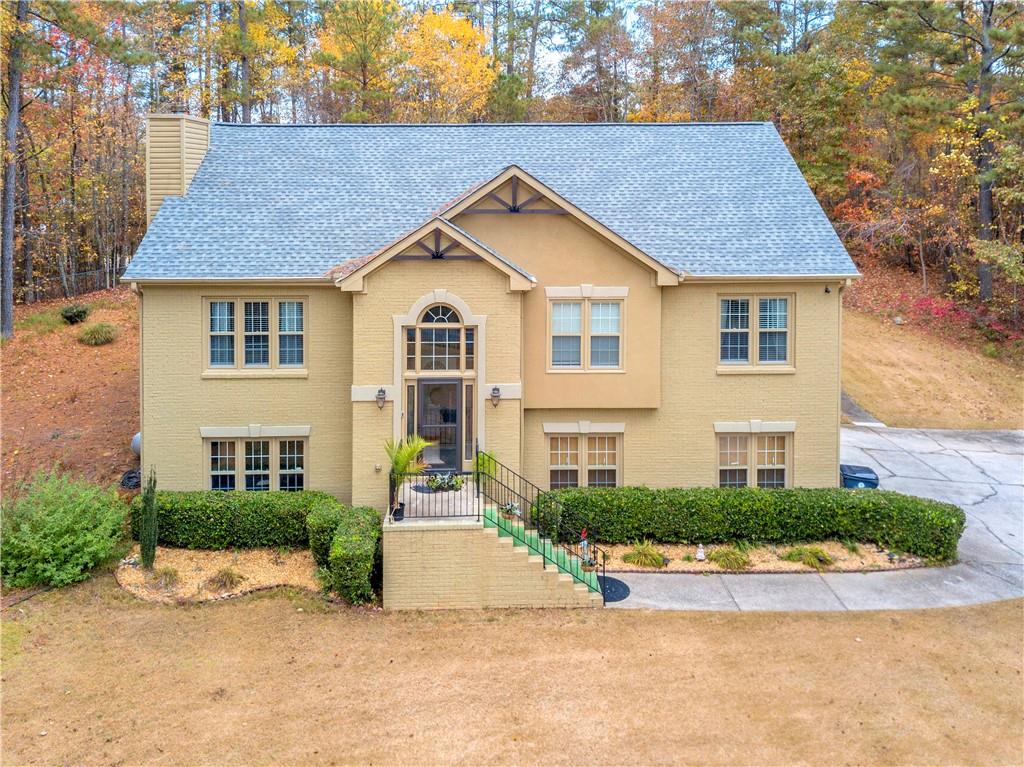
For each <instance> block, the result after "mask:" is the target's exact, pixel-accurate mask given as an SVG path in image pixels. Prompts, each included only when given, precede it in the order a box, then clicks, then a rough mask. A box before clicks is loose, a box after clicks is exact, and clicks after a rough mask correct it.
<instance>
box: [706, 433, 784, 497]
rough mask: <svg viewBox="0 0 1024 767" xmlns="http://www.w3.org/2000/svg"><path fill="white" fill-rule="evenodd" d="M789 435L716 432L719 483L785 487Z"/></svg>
mask: <svg viewBox="0 0 1024 767" xmlns="http://www.w3.org/2000/svg"><path fill="white" fill-rule="evenodd" d="M791 436H792V435H787V434H758V435H756V436H755V435H747V434H720V435H719V436H718V485H719V487H749V486H755V487H764V488H773V487H786V485H787V482H788V476H787V474H788V465H789V463H788V459H789V451H790V449H791V447H790V439H791ZM750 467H753V468H754V471H753V472H751V471H750Z"/></svg>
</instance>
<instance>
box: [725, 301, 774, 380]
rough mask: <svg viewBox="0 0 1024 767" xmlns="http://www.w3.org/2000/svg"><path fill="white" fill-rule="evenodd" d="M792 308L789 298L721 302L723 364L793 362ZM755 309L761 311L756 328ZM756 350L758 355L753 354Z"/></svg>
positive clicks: (753, 364) (758, 313)
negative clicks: (791, 345) (752, 319)
mask: <svg viewBox="0 0 1024 767" xmlns="http://www.w3.org/2000/svg"><path fill="white" fill-rule="evenodd" d="M791 305H792V302H791V300H790V299H789V298H788V297H786V296H736V297H724V298H721V299H719V324H718V328H719V353H718V361H719V363H721V364H723V365H751V366H756V365H785V364H788V363H790V361H791V360H790V358H791V356H792V353H791V350H790V332H789V330H790V318H791V315H792V312H791V311H790V308H791ZM752 309H756V312H757V315H756V318H754V319H755V320H756V325H755V324H754V323H753V322H752V321H751V316H750V315H751V311H752ZM755 334H756V335H755ZM752 350H753V351H755V352H756V353H754V354H752V353H751V352H752Z"/></svg>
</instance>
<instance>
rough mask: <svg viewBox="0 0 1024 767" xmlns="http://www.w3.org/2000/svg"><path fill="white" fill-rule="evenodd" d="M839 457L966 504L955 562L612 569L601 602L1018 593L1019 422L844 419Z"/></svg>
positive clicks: (946, 602)
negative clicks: (734, 570) (842, 567)
mask: <svg viewBox="0 0 1024 767" xmlns="http://www.w3.org/2000/svg"><path fill="white" fill-rule="evenodd" d="M842 460H843V463H855V464H861V465H866V466H871V467H872V468H874V469H875V471H877V472H878V475H879V477H880V478H881V486H882V487H883V488H885V489H887V490H898V491H899V492H903V493H910V494H912V495H919V496H923V497H926V498H934V499H936V500H940V501H949V502H950V503H955V504H956V505H958V506H960V507H961V508H963V509H964V511H965V512H966V514H967V528H966V530H965V531H964V535H963V538H961V539H960V562H959V563H958V564H956V565H952V566H950V567H930V568H917V569H911V570H895V571H887V572H878V573H821V574H817V573H786V574H781V573H780V574H769V575H758V574H751V575H693V574H683V573H680V574H663V573H614V574H612V575H609V576H608V578H607V579H606V594H607V598H608V607H622V608H640V609H643V608H648V609H660V610H760V611H773V610H775V611H778V610H909V609H919V608H926V607H955V606H961V605H972V604H980V603H984V602H995V601H998V600H1001V599H1014V598H1017V597H1024V432H1017V431H1013V432H1007V431H1001V432H995V431H992V432H990V431H951V430H946V429H888V428H879V427H849V428H844V429H843V432H842Z"/></svg>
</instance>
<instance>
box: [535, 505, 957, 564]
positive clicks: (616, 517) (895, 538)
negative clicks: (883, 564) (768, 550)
mask: <svg viewBox="0 0 1024 767" xmlns="http://www.w3.org/2000/svg"><path fill="white" fill-rule="evenodd" d="M551 497H553V498H555V499H557V500H558V501H559V502H560V503H561V506H562V513H561V516H560V519H557V520H549V525H551V526H557V528H558V533H559V535H560V537H567V536H569V535H570V534H574V533H578V531H579V530H581V529H583V528H584V527H585V528H587V530H588V531H589V535H590V537H591V539H592V540H595V541H598V542H602V543H631V542H633V541H635V540H638V539H642V538H651V539H653V540H655V541H660V542H663V543H698V542H701V543H716V542H728V541H756V542H762V543H797V542H800V541H820V540H830V539H836V540H856V541H862V542H871V543H877V544H879V545H881V546H885V547H886V548H888V549H893V550H897V551H904V552H907V553H910V554H916V555H917V556H920V557H925V558H928V559H933V560H941V561H948V560H953V559H955V558H956V547H957V541H959V540H960V536H961V535H962V534H963V531H964V523H965V516H964V512H963V511H962V510H961V509H959V508H957V507H956V506H954V505H952V504H949V503H940V502H938V501H932V500H928V499H925V498H916V497H914V496H909V495H903V494H901V493H895V492H891V491H886V490H845V489H838V488H793V489H777V490H762V489H760V488H736V489H732V488H685V489H665V490H652V489H650V488H646V487H617V488H572V489H566V490H558V491H555V492H554V493H552V496H551Z"/></svg>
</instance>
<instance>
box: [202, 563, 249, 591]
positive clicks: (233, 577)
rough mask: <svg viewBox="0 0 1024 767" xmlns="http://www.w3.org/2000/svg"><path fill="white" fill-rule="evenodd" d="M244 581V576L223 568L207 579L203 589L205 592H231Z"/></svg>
mask: <svg viewBox="0 0 1024 767" xmlns="http://www.w3.org/2000/svg"><path fill="white" fill-rule="evenodd" d="M244 580H245V576H244V575H242V574H241V573H240V572H238V571H237V570H232V569H231V568H230V567H225V568H223V569H222V570H218V571H217V573H216V574H214V575H211V576H210V577H209V578H207V580H206V582H205V583H204V584H203V588H205V589H206V590H207V591H218V592H225V591H231V590H232V589H234V588H236V587H237V586H238V585H239V584H241V582H242V581H244Z"/></svg>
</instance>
